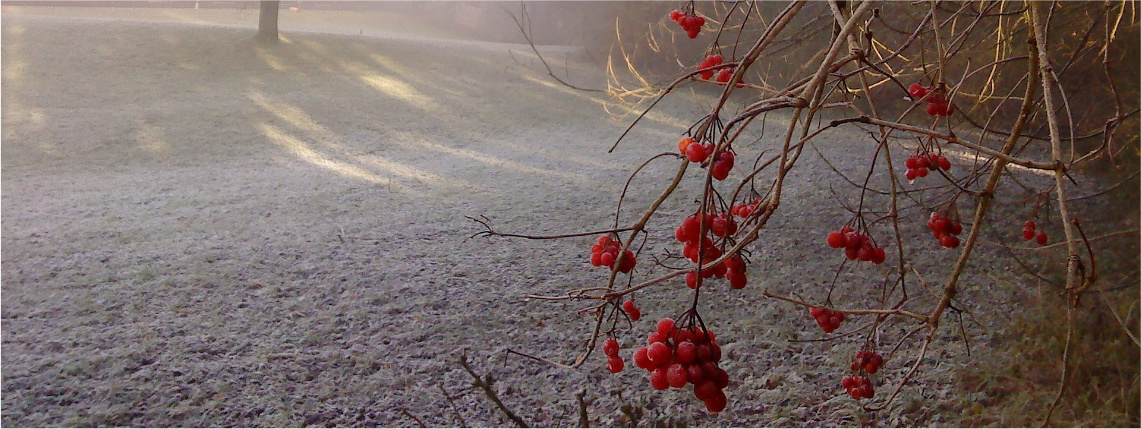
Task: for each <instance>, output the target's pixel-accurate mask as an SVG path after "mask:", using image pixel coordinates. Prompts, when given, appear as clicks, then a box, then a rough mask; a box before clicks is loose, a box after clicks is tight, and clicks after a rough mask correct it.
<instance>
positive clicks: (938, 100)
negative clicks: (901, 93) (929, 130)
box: [907, 83, 955, 116]
mask: <svg viewBox="0 0 1141 429" xmlns="http://www.w3.org/2000/svg"><path fill="white" fill-rule="evenodd" d="M933 89H934V88H928V87H926V86H923V85H920V84H919V83H913V84H911V87H909V88H907V92H909V93H911V96H912V97H915V98H923V97H925V96H927V94H929V93H931V92H932V90H933ZM952 113H955V105H953V104H951V103H950V102H948V101H947V99H946V98H943V94H942V93H940V92H935V93H934V94H932V95H931V97H930V98H928V99H927V114H928V115H931V116H948V115H950V114H952Z"/></svg>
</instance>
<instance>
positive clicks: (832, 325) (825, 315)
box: [808, 307, 844, 334]
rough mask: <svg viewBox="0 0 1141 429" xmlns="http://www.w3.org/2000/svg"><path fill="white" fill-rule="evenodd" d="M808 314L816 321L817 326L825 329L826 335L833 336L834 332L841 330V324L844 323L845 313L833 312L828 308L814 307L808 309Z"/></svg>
mask: <svg viewBox="0 0 1141 429" xmlns="http://www.w3.org/2000/svg"><path fill="white" fill-rule="evenodd" d="M808 314H811V315H812V318H813V319H816V324H817V325H820V327H821V328H824V333H826V334H831V333H832V331H835V330H836V329H839V328H840V322H843V321H844V313H841V312H839V311H832V310H829V309H827V308H820V307H812V308H810V309H808Z"/></svg>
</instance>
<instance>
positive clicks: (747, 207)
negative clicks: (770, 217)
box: [729, 201, 760, 218]
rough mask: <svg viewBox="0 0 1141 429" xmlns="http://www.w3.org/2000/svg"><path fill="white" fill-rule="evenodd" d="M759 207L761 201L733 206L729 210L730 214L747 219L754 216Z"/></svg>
mask: <svg viewBox="0 0 1141 429" xmlns="http://www.w3.org/2000/svg"><path fill="white" fill-rule="evenodd" d="M758 205H760V202H759V201H752V202H747V203H745V202H742V203H737V204H733V207H730V208H729V213H730V214H733V215H736V216H739V217H742V218H746V217H749V215H752V214H753V212H754V211H756V210H757V206H758Z"/></svg>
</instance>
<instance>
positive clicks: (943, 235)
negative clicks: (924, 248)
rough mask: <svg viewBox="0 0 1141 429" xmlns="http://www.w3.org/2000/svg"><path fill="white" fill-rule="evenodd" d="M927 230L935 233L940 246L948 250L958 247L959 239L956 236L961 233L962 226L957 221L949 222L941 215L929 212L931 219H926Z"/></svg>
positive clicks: (949, 219) (948, 219)
mask: <svg viewBox="0 0 1141 429" xmlns="http://www.w3.org/2000/svg"><path fill="white" fill-rule="evenodd" d="M927 229H930V230H931V232H934V233H935V239H936V240H939V245H940V246H943V247H946V248H948V249H954V248H956V247H959V237H956V236H957V235H959V234H960V233H962V232H963V225H962V224H960V223H959V222H958V221H954V220H951V218H949V217H947V216H946V215H944V214H942V213H939V212H931V217H930V218H928V219H927Z"/></svg>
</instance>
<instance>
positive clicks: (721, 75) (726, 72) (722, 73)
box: [717, 67, 733, 83]
mask: <svg viewBox="0 0 1141 429" xmlns="http://www.w3.org/2000/svg"><path fill="white" fill-rule="evenodd" d="M731 78H733V68H732V67H728V68H723V69H721V70H718V71H717V81H718V82H721V83H727V82H729V79H731Z"/></svg>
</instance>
